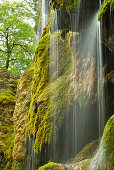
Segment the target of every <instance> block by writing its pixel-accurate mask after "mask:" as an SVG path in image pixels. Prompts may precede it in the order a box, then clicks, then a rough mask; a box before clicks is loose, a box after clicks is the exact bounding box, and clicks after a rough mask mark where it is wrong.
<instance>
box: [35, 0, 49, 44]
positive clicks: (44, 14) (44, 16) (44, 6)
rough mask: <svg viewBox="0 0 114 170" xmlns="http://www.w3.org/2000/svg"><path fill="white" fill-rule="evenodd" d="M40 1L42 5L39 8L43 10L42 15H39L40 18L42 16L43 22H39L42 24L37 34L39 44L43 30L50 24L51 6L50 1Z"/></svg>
mask: <svg viewBox="0 0 114 170" xmlns="http://www.w3.org/2000/svg"><path fill="white" fill-rule="evenodd" d="M40 1H41V2H40V3H41V5H40V6H39V8H41V14H39V17H40V15H41V21H39V22H41V24H40V27H39V28H38V32H37V43H38V42H39V40H40V37H41V34H42V32H43V29H44V28H45V26H46V24H47V23H48V21H49V17H50V6H49V2H50V0H40ZM39 10H40V9H39Z"/></svg>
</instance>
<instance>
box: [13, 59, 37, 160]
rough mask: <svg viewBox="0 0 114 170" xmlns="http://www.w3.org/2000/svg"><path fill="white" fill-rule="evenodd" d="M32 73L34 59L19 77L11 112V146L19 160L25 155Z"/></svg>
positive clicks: (15, 158)
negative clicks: (13, 136)
mask: <svg viewBox="0 0 114 170" xmlns="http://www.w3.org/2000/svg"><path fill="white" fill-rule="evenodd" d="M33 74H34V59H33V62H32V63H31V64H30V65H29V67H28V68H27V69H26V71H25V72H24V73H23V74H22V76H21V77H20V80H19V83H18V89H17V95H16V106H15V110H14V114H13V119H14V132H15V141H14V147H13V159H14V160H16V161H17V162H20V161H22V160H23V159H24V157H25V148H24V140H25V137H24V136H25V128H26V124H27V114H28V110H29V107H30V102H31V96H32V93H31V86H32V78H33Z"/></svg>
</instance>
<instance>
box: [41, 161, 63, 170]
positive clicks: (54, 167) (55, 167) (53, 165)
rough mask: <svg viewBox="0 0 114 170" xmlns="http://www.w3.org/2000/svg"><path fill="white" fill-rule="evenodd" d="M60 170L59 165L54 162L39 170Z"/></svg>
mask: <svg viewBox="0 0 114 170" xmlns="http://www.w3.org/2000/svg"><path fill="white" fill-rule="evenodd" d="M51 169H52V170H59V169H60V168H59V165H58V164H56V163H53V162H49V163H48V164H46V165H44V166H41V167H40V168H38V170H51Z"/></svg>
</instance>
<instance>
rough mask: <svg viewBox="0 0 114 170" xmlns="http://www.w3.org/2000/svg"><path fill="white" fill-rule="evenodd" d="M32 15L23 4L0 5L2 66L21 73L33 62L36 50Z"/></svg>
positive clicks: (6, 2)
mask: <svg viewBox="0 0 114 170" xmlns="http://www.w3.org/2000/svg"><path fill="white" fill-rule="evenodd" d="M31 15H32V13H31V11H30V10H29V9H28V8H26V7H25V5H24V4H23V3H22V2H18V3H16V2H13V3H10V2H8V1H3V2H2V3H0V66H5V67H6V68H7V69H8V68H9V69H11V70H14V71H17V72H21V71H22V70H24V69H25V67H26V66H27V65H28V64H29V62H30V61H31V59H32V56H33V53H34V48H35V45H34V44H35V33H34V28H33V27H32V26H31V25H30V24H29V22H30V18H31Z"/></svg>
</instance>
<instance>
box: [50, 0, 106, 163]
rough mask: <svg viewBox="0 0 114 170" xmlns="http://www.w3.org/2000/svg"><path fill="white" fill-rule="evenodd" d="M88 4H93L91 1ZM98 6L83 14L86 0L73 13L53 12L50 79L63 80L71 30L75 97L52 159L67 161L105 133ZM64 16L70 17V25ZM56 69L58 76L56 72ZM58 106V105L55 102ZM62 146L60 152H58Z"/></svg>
mask: <svg viewBox="0 0 114 170" xmlns="http://www.w3.org/2000/svg"><path fill="white" fill-rule="evenodd" d="M87 3H88V6H89V5H90V6H91V1H88V2H87ZM99 5H101V1H98V2H97V4H96V7H94V8H96V9H94V11H92V10H90V9H88V13H87V12H86V13H84V6H85V1H84V0H83V1H82V3H80V4H79V5H78V9H76V12H75V13H73V14H68V13H66V12H65V11H59V10H53V11H51V18H52V26H51V36H50V39H51V41H50V56H51V58H50V79H51V81H56V83H55V84H56V86H58V84H59V83H60V82H59V81H58V80H59V78H60V76H61V75H60V74H59V72H60V62H61V61H60V60H61V59H60V58H62V54H61V53H60V49H61V48H62V47H61V46H63V48H62V52H63V55H64V50H66V55H67V49H64V48H66V44H65V43H66V38H67V34H68V33H69V31H72V39H71V49H72V57H73V58H72V73H71V76H70V83H71V86H72V92H71V93H70V95H71V96H72V93H73V95H74V101H73V103H72V104H73V107H72V109H70V108H67V109H66V110H67V111H66V115H67V116H66V118H65V121H64V123H63V126H62V130H61V132H60V133H61V135H60V137H59V138H60V139H59V141H57V142H56V144H55V143H54V140H52V141H53V142H52V143H53V144H52V145H53V149H52V155H53V156H52V157H51V159H52V160H53V161H59V162H65V161H66V160H68V159H69V158H71V157H73V156H75V155H76V154H77V153H78V152H79V151H80V150H81V149H82V148H83V147H84V146H85V145H86V144H87V143H89V142H90V141H92V140H94V139H97V138H100V137H101V136H102V132H103V128H104V112H105V109H104V108H105V106H104V103H105V102H104V87H103V62H102V48H101V33H100V23H99V22H98V21H97V15H98V9H99ZM65 19H68V20H69V25H67V26H66V23H65V22H64V20H65ZM69 34H70V33H69ZM60 36H61V39H62V41H63V42H62V43H61V42H60ZM60 56H61V57H60ZM64 62H66V60H64ZM54 72H55V73H56V75H53V73H54ZM50 88H51V87H50ZM50 101H51V100H50ZM51 104H52V103H51ZM55 105H57V107H59V106H58V103H56V102H55ZM58 110H59V108H58ZM56 119H57V118H56ZM55 126H56V124H55ZM56 133H58V132H57V131H56ZM60 148H61V150H60V152H61V154H59V149H60ZM56 151H57V152H56ZM55 155H56V156H55ZM57 155H58V156H57Z"/></svg>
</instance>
